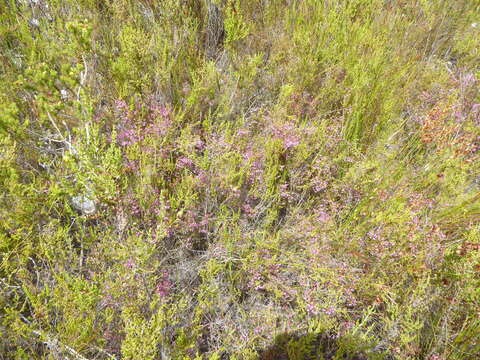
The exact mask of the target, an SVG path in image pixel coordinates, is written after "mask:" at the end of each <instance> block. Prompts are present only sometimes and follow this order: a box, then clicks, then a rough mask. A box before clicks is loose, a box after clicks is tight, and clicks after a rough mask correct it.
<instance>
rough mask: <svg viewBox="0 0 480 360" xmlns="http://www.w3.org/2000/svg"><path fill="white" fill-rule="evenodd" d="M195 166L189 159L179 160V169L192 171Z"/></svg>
mask: <svg viewBox="0 0 480 360" xmlns="http://www.w3.org/2000/svg"><path fill="white" fill-rule="evenodd" d="M194 165H195V164H194V163H193V161H192V160H191V159H189V158H187V157H181V158H180V159H178V160H177V169H185V168H187V169H192V168H193V166H194Z"/></svg>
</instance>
